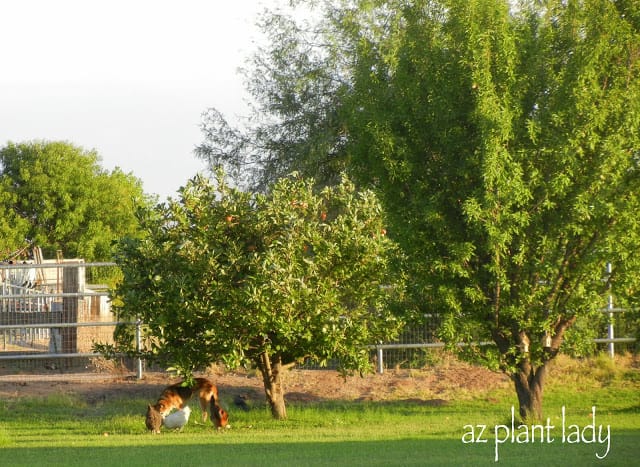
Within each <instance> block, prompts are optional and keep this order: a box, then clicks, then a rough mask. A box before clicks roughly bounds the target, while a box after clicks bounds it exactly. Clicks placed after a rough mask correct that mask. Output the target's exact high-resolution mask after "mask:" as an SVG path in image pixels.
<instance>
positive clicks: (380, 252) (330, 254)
mask: <svg viewBox="0 0 640 467" xmlns="http://www.w3.org/2000/svg"><path fill="white" fill-rule="evenodd" d="M142 225H143V229H144V232H145V236H144V237H143V238H140V239H127V240H124V241H123V242H121V244H120V248H119V254H118V259H117V261H118V264H119V265H120V266H121V268H122V271H123V273H124V279H123V281H122V283H121V284H120V285H119V286H118V287H117V289H116V290H115V292H114V298H115V301H114V304H115V305H116V308H117V309H118V312H119V315H120V317H121V318H122V319H131V320H136V319H141V320H142V322H143V323H144V325H145V329H146V333H145V338H146V340H147V341H148V343H149V346H148V349H147V350H148V352H147V353H146V356H147V357H148V358H153V359H157V360H159V361H161V362H163V363H166V364H168V365H170V366H171V367H173V368H175V369H176V370H177V371H178V372H179V373H181V374H183V375H184V376H187V377H189V376H191V375H192V372H193V371H194V370H197V369H202V368H206V367H208V366H209V365H210V364H212V363H216V362H219V361H223V362H225V363H226V364H227V365H228V366H229V367H237V366H238V365H241V364H252V365H255V367H256V368H258V369H259V371H260V373H261V374H262V377H263V381H264V388H265V394H266V396H267V401H268V402H269V404H270V407H271V412H272V414H273V416H274V417H275V418H278V419H282V418H286V407H285V401H284V390H283V381H282V378H283V373H284V370H285V369H286V368H288V367H289V366H291V365H293V364H295V363H296V362H300V361H302V360H304V359H305V358H311V359H314V360H316V361H319V362H320V363H326V362H327V360H328V359H331V358H337V359H338V360H339V362H340V364H341V366H342V369H344V370H346V371H348V370H360V371H364V370H366V369H368V368H369V367H370V362H369V351H368V350H367V349H366V345H367V344H370V343H372V342H377V341H379V340H380V339H384V338H387V337H390V336H393V335H394V334H395V333H396V332H397V329H398V326H399V321H398V320H397V319H396V318H395V316H394V313H393V312H392V309H391V308H390V300H391V298H392V297H393V296H397V294H398V293H399V292H401V288H400V286H399V281H398V277H399V276H396V275H395V274H394V271H395V269H394V268H393V267H392V263H391V262H390V259H389V256H390V253H393V251H394V244H393V243H392V242H391V241H390V240H389V239H388V237H387V236H386V230H385V223H384V220H383V216H382V209H381V206H380V204H379V202H378V201H377V199H376V197H375V196H374V195H373V193H371V192H368V191H365V192H360V193H358V192H356V191H355V189H354V186H353V184H352V183H350V182H349V181H348V180H346V179H344V180H343V181H342V182H341V183H340V184H339V185H337V186H335V187H332V188H326V189H324V190H322V191H320V192H316V191H314V189H313V187H312V183H311V182H310V181H309V180H305V179H301V178H298V177H295V176H294V177H287V178H284V179H282V180H280V181H279V182H278V183H276V184H275V185H274V186H273V187H271V189H270V190H269V192H268V194H266V195H255V196H253V195H250V194H249V193H246V192H242V191H240V190H237V189H234V188H232V187H230V186H228V185H227V184H226V182H225V181H224V177H223V176H222V175H221V174H218V177H217V179H216V181H215V182H214V183H212V182H210V181H208V180H206V179H204V178H196V179H194V180H192V181H190V182H189V183H188V184H187V185H186V187H184V188H183V189H182V190H181V192H180V199H179V200H177V201H176V200H172V201H170V202H168V203H165V204H160V205H158V206H157V207H156V208H155V209H153V210H150V211H147V212H146V214H145V215H144V216H142ZM391 256H392V257H395V256H396V255H395V254H394V255H391ZM118 341H119V343H120V344H121V346H123V347H124V348H127V345H129V344H130V343H131V342H130V340H129V336H127V335H126V334H124V333H123V334H121V335H120V336H119V338H118Z"/></svg>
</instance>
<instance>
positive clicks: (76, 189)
mask: <svg viewBox="0 0 640 467" xmlns="http://www.w3.org/2000/svg"><path fill="white" fill-rule="evenodd" d="M99 162H100V159H99V157H98V154H97V153H96V152H95V151H85V150H84V149H82V148H79V147H77V146H74V145H72V144H70V143H66V142H46V141H33V142H27V143H20V144H15V143H9V144H7V146H5V147H4V148H2V149H1V150H0V210H2V211H4V212H7V213H9V215H8V216H7V217H6V218H5V217H4V216H3V219H2V220H1V221H0V223H1V224H0V229H1V230H0V232H3V235H2V240H1V243H0V247H2V249H9V250H10V249H17V248H19V247H22V246H23V245H24V242H25V240H26V241H29V242H33V243H34V244H35V245H38V246H39V247H41V248H42V250H43V253H44V256H45V257H55V254H56V251H57V250H62V252H63V254H64V255H65V256H67V257H82V258H85V259H87V260H89V261H92V260H109V259H111V253H112V250H111V247H112V245H111V244H112V242H113V240H114V239H117V238H119V237H121V236H123V235H133V234H134V233H135V232H136V230H137V227H138V226H137V222H136V218H135V210H136V209H137V208H138V207H139V206H142V205H144V204H145V203H147V202H148V201H147V200H145V197H144V194H143V191H142V184H141V182H140V181H139V180H138V179H136V178H135V177H133V176H132V175H130V174H125V173H123V172H122V171H121V170H120V169H118V168H116V169H114V170H113V171H111V172H107V171H106V170H104V169H102V168H101V167H100V166H99ZM5 223H7V224H10V228H9V227H7V226H5V225H4V224H5Z"/></svg>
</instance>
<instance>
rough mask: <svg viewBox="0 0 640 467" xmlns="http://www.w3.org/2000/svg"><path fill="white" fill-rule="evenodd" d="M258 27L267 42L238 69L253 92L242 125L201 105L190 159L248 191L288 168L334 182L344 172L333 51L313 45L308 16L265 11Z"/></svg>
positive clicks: (316, 38) (316, 37)
mask: <svg viewBox="0 0 640 467" xmlns="http://www.w3.org/2000/svg"><path fill="white" fill-rule="evenodd" d="M298 3H305V2H298ZM310 8H311V9H312V10H313V8H312V7H311V6H310ZM312 16H313V15H312ZM259 25H260V26H261V27H262V29H263V31H264V32H265V35H266V37H267V40H268V41H269V42H271V43H273V44H274V46H272V47H270V48H262V49H260V50H259V52H258V53H256V54H255V56H254V57H253V59H252V60H251V62H250V63H249V65H248V67H247V68H246V69H245V70H244V74H245V75H246V77H247V79H246V82H247V90H248V91H249V93H250V94H251V95H252V97H253V101H252V102H251V105H252V107H251V108H252V112H251V117H250V118H249V119H248V120H249V122H250V124H249V125H248V126H246V127H243V126H241V125H238V126H235V127H234V126H231V125H230V124H229V123H228V121H227V120H226V119H225V117H224V115H223V114H221V113H220V112H219V111H218V110H216V109H215V108H211V109H208V110H207V111H206V112H205V113H204V114H203V121H202V125H201V128H202V132H203V135H204V141H203V142H202V143H201V144H200V145H198V147H197V148H196V156H197V157H199V158H201V159H203V160H204V161H206V162H208V163H209V164H210V166H211V167H218V166H223V167H224V168H225V170H226V171H227V173H228V174H229V175H231V176H233V178H234V180H235V181H236V183H238V184H239V185H244V186H247V187H249V188H251V189H253V190H255V191H264V190H265V189H266V187H267V186H269V185H271V184H272V183H274V182H275V181H276V180H278V179H279V178H281V177H283V176H286V175H287V174H289V173H290V172H292V171H296V172H299V173H300V174H302V175H303V176H312V177H314V178H315V179H316V180H318V181H320V182H321V183H323V184H325V185H327V184H334V183H337V182H338V181H339V179H340V176H341V174H342V172H343V170H344V163H343V161H342V159H341V157H340V155H341V150H342V146H343V143H344V138H343V136H344V134H343V128H342V121H341V120H340V117H339V110H340V103H341V93H342V89H343V88H344V86H345V82H344V81H343V77H342V76H341V74H340V65H339V62H340V56H341V54H340V52H341V51H340V50H337V51H336V50H333V49H331V48H322V47H317V44H318V43H319V42H322V41H324V40H325V38H324V37H323V29H322V27H319V26H318V25H317V24H315V23H313V22H311V21H304V22H303V24H298V22H296V21H295V20H293V19H292V18H290V17H288V16H287V15H286V14H284V13H281V12H276V13H270V12H265V14H264V16H263V18H262V20H261V22H260V23H259ZM301 155H304V156H303V157H301Z"/></svg>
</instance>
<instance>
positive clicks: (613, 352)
mask: <svg viewBox="0 0 640 467" xmlns="http://www.w3.org/2000/svg"><path fill="white" fill-rule="evenodd" d="M610 277H611V263H607V279H609V278H610ZM607 288H608V289H609V298H608V300H607V302H608V303H607V308H608V310H609V326H608V330H607V338H608V339H609V356H610V357H611V358H612V359H613V358H614V357H615V356H616V349H615V344H614V343H613V294H612V293H611V282H609V284H608V286H607Z"/></svg>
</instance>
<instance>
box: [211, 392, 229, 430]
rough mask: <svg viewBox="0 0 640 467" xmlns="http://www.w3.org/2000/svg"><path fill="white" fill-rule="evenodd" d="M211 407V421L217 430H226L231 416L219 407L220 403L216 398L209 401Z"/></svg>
mask: <svg viewBox="0 0 640 467" xmlns="http://www.w3.org/2000/svg"><path fill="white" fill-rule="evenodd" d="M209 407H210V409H211V421H212V422H213V424H214V425H215V427H216V428H225V427H227V426H228V425H229V414H228V413H227V411H226V410H224V409H223V408H222V407H220V406H219V405H218V401H217V400H216V398H215V397H212V398H211V400H210V401H209Z"/></svg>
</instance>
